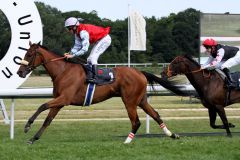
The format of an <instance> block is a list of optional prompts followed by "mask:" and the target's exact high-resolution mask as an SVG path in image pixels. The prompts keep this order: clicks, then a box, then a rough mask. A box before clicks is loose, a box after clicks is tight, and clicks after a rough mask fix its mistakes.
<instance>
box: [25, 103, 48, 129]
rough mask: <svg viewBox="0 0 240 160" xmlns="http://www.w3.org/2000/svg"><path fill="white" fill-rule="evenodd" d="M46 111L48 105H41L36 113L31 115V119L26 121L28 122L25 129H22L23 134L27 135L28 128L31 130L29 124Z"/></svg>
mask: <svg viewBox="0 0 240 160" xmlns="http://www.w3.org/2000/svg"><path fill="white" fill-rule="evenodd" d="M46 109H48V104H47V103H44V104H42V105H41V106H40V107H39V108H38V109H37V111H36V112H35V113H34V114H33V115H32V117H31V118H29V119H28V122H27V123H26V125H25V127H24V132H25V133H27V132H28V131H29V130H30V128H31V124H32V123H33V122H34V120H35V119H36V118H37V117H38V115H39V114H40V113H41V112H43V111H45V110H46Z"/></svg>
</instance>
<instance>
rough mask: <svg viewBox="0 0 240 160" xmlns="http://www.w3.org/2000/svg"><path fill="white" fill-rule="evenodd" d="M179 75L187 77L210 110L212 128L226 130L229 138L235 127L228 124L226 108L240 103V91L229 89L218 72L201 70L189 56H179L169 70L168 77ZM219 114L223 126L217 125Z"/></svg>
mask: <svg viewBox="0 0 240 160" xmlns="http://www.w3.org/2000/svg"><path fill="white" fill-rule="evenodd" d="M178 74H184V75H186V77H187V79H188V80H189V81H190V83H191V84H192V86H193V87H194V88H195V90H196V91H197V93H198V95H199V98H200V100H201V102H202V104H203V106H204V107H206V108H207V109H208V113H209V118H210V126H211V127H212V128H214V129H226V132H227V136H229V137H231V136H232V134H231V132H230V129H229V128H233V127H235V126H234V125H233V124H231V123H228V119H227V116H226V113H225V109H224V108H225V107H226V106H228V105H231V104H233V103H238V102H240V91H238V90H236V89H233V90H231V91H229V89H228V88H227V87H226V85H225V79H223V78H222V77H221V76H220V74H219V73H218V72H217V71H216V70H207V69H201V66H200V64H199V63H198V62H196V61H195V60H194V59H192V58H191V57H190V56H189V55H184V56H177V57H176V58H175V59H174V60H173V61H172V62H171V63H170V64H169V66H168V68H167V77H172V76H175V75H178ZM217 114H218V115H219V116H220V118H221V120H222V122H223V125H216V124H215V122H216V117H217Z"/></svg>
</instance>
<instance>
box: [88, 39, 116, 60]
mask: <svg viewBox="0 0 240 160" xmlns="http://www.w3.org/2000/svg"><path fill="white" fill-rule="evenodd" d="M111 41H112V39H111V37H110V36H109V35H106V36H105V37H104V38H102V39H100V40H99V41H98V42H97V43H96V44H95V45H94V46H93V49H92V51H91V53H90V55H89V57H88V58H87V62H88V63H91V64H98V58H99V56H100V55H101V54H102V53H103V52H104V51H105V50H106V49H107V48H108V47H109V46H110V44H111Z"/></svg>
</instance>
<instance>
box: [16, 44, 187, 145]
mask: <svg viewBox="0 0 240 160" xmlns="http://www.w3.org/2000/svg"><path fill="white" fill-rule="evenodd" d="M39 65H43V66H44V68H45V69H46V71H47V72H48V74H49V75H50V77H51V78H52V82H53V97H54V99H52V100H50V101H49V102H47V103H44V104H42V105H41V106H40V107H39V108H38V109H37V111H36V112H35V113H34V114H33V115H32V117H30V118H29V120H28V122H27V123H26V125H25V129H24V131H25V133H26V132H28V131H29V130H30V127H31V124H32V123H33V122H34V120H35V119H36V118H37V117H38V115H39V114H40V113H41V112H43V111H45V110H47V109H49V113H48V115H47V117H46V119H45V121H44V123H43V125H42V126H41V128H40V129H39V130H38V131H37V133H36V134H35V135H34V136H33V137H32V138H31V139H30V140H29V143H30V144H32V143H33V142H34V141H35V140H38V139H39V138H40V136H41V135H42V133H43V132H44V130H45V129H46V127H47V126H49V125H50V123H51V122H52V120H53V119H54V117H55V116H56V115H57V114H58V112H59V110H60V109H61V108H63V107H64V106H67V105H77V106H82V105H83V103H84V98H85V94H86V90H87V83H86V82H85V79H86V73H85V71H84V65H80V64H73V63H69V62H66V61H65V60H64V59H63V57H60V56H58V55H56V54H54V53H53V52H51V51H48V50H47V49H46V48H44V47H43V46H41V45H40V44H31V43H30V48H29V49H28V51H27V53H26V55H25V57H24V60H23V61H22V64H21V66H20V68H19V70H18V75H19V76H20V77H25V76H26V75H27V74H28V73H30V72H31V71H32V70H34V69H35V68H36V67H38V66H39ZM113 70H114V72H115V77H116V78H115V81H114V82H113V83H111V84H107V85H102V86H97V87H96V89H95V93H94V96H93V100H92V103H98V102H101V101H104V100H106V99H109V98H111V97H121V98H122V101H123V103H124V104H125V107H126V110H127V113H128V116H129V119H130V121H131V124H132V130H131V132H130V133H129V135H128V137H127V139H126V140H125V143H130V142H131V141H132V139H133V137H134V135H135V134H136V132H137V130H138V128H139V127H140V121H139V117H138V114H137V106H139V107H140V108H142V109H143V110H144V111H145V112H146V113H147V114H148V115H150V116H151V117H152V118H153V119H154V120H155V121H156V122H157V123H158V125H159V126H160V128H161V129H163V131H164V133H165V134H166V135H167V136H169V137H171V138H178V137H179V136H178V135H177V134H174V133H172V132H170V131H169V130H168V129H167V127H166V125H164V123H163V120H162V119H161V118H160V115H159V114H158V113H157V112H156V111H155V110H154V109H153V108H152V107H151V105H150V104H149V103H148V102H147V93H146V87H147V82H148V81H149V83H150V84H153V83H154V82H155V83H158V84H160V85H162V86H163V87H165V88H167V89H169V90H171V91H172V92H174V93H176V94H184V93H183V92H182V91H181V89H179V88H177V87H175V86H174V85H172V83H171V82H169V81H166V80H163V79H161V78H159V77H157V76H155V75H153V74H151V73H147V72H140V71H138V70H136V69H134V68H129V67H116V68H114V69H113Z"/></svg>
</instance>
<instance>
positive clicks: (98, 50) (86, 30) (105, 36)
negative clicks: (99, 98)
mask: <svg viewBox="0 0 240 160" xmlns="http://www.w3.org/2000/svg"><path fill="white" fill-rule="evenodd" d="M65 27H66V28H67V29H68V30H69V32H70V33H72V34H74V35H75V44H74V46H73V48H72V49H71V51H70V52H69V53H65V54H64V56H65V57H66V58H67V59H68V58H73V57H75V56H81V55H83V54H85V53H86V52H87V51H88V48H89V46H90V44H94V46H93V48H92V51H91V53H90V55H89V57H88V58H87V62H88V67H89V70H90V71H88V73H87V82H90V83H95V75H96V70H97V64H98V58H99V56H100V55H101V54H102V53H103V52H104V51H105V50H106V49H107V48H108V47H109V46H110V44H111V37H110V35H109V32H110V27H106V28H104V27H100V26H95V25H91V24H82V23H80V19H78V18H75V17H70V18H68V19H67V20H66V21H65Z"/></svg>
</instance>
